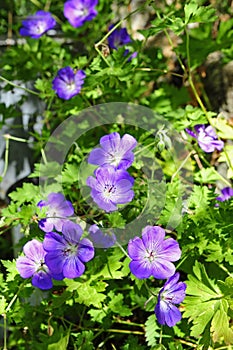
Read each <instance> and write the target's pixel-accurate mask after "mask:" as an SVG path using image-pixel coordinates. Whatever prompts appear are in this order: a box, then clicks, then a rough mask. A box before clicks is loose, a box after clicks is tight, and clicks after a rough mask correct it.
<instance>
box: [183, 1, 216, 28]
mask: <svg viewBox="0 0 233 350" xmlns="http://www.w3.org/2000/svg"><path fill="white" fill-rule="evenodd" d="M184 13H185V24H188V23H194V22H204V23H208V22H214V21H215V20H216V19H217V16H216V15H215V13H216V10H215V9H214V8H213V7H212V6H211V5H210V6H200V7H198V4H197V1H196V0H192V1H190V3H189V4H186V5H185V7H184Z"/></svg>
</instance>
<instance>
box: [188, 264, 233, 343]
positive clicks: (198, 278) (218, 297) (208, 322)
mask: <svg viewBox="0 0 233 350" xmlns="http://www.w3.org/2000/svg"><path fill="white" fill-rule="evenodd" d="M193 273H194V276H193V275H189V276H188V281H187V294H188V296H187V297H186V299H185V312H184V317H188V318H189V319H190V320H192V322H193V326H192V327H191V335H192V336H194V337H199V335H200V334H202V333H203V332H204V330H205V329H206V328H207V329H209V330H210V332H211V335H212V339H213V342H218V341H220V340H221V338H222V337H223V338H224V341H225V342H226V343H227V344H231V343H232V341H233V331H232V329H231V328H230V324H229V316H228V312H229V311H230V309H229V304H228V301H227V299H228V298H229V295H228V293H227V291H228V290H227V289H226V290H225V292H226V294H222V293H221V290H220V288H219V287H218V285H217V284H216V283H214V282H213V281H212V280H211V279H210V278H209V277H208V275H207V273H206V270H205V267H204V266H203V265H202V264H200V263H198V262H196V264H195V266H194V268H193Z"/></svg>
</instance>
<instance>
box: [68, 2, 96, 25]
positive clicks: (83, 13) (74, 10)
mask: <svg viewBox="0 0 233 350" xmlns="http://www.w3.org/2000/svg"><path fill="white" fill-rule="evenodd" d="M97 4H98V0H68V1H66V2H65V4H64V16H65V17H66V18H67V19H68V21H69V22H70V24H71V25H72V26H73V27H75V28H77V27H81V26H82V25H83V24H84V23H85V22H87V21H91V20H92V19H93V18H94V17H95V16H96V15H97V11H96V10H95V6H96V5H97Z"/></svg>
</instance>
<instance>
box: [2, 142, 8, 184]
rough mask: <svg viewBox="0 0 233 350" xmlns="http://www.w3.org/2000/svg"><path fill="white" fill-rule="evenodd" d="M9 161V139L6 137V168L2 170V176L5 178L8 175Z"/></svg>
mask: <svg viewBox="0 0 233 350" xmlns="http://www.w3.org/2000/svg"><path fill="white" fill-rule="evenodd" d="M8 161H9V139H8V138H7V139H6V150H5V162H4V169H3V172H2V175H1V177H2V178H3V177H4V176H5V175H6V172H7V169H8Z"/></svg>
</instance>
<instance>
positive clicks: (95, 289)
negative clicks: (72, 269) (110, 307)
mask: <svg viewBox="0 0 233 350" xmlns="http://www.w3.org/2000/svg"><path fill="white" fill-rule="evenodd" d="M65 283H66V285H67V286H68V288H67V292H73V291H76V292H77V296H76V297H75V301H76V302H77V303H80V304H84V305H86V306H90V305H93V306H95V307H96V308H101V306H102V302H103V301H104V300H105V298H106V295H105V294H103V293H100V292H103V291H105V289H106V287H107V283H104V282H98V284H96V285H90V283H91V281H87V282H85V281H82V282H79V281H74V280H68V279H65Z"/></svg>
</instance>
